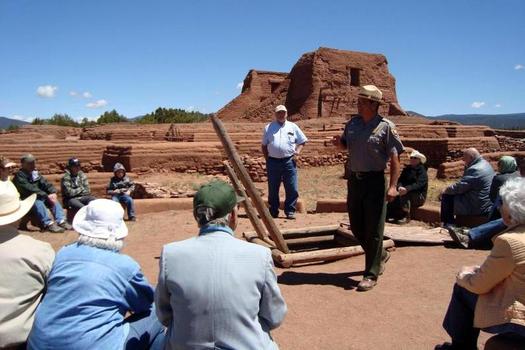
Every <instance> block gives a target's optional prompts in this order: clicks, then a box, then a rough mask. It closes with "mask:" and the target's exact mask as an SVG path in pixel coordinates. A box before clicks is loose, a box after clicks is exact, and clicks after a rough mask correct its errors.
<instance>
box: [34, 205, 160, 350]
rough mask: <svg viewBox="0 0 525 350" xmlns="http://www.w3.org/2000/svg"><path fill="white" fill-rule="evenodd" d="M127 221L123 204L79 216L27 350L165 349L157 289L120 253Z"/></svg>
mask: <svg viewBox="0 0 525 350" xmlns="http://www.w3.org/2000/svg"><path fill="white" fill-rule="evenodd" d="M123 217H124V210H123V209H122V207H121V206H120V204H118V203H115V202H113V201H111V200H109V199H97V200H94V201H92V202H90V203H89V204H88V205H86V206H85V207H83V208H81V209H80V210H79V211H78V212H77V214H76V215H75V218H74V219H73V227H74V229H75V231H77V232H78V234H79V237H78V239H77V241H76V242H75V243H73V244H70V245H67V246H65V247H63V248H62V249H60V250H59V251H58V253H57V256H56V258H55V262H54V263H53V268H52V270H51V274H50V275H49V280H48V285H47V292H46V295H45V296H44V299H43V300H42V303H41V304H40V306H39V307H38V310H37V312H36V315H35V322H34V324H33V329H32V330H31V333H30V334H29V339H28V349H53V350H70V349H76V350H92V349H161V348H162V346H163V343H164V334H163V331H164V329H163V327H162V325H161V324H160V322H159V321H158V319H157V317H156V315H155V310H154V309H153V307H152V306H153V305H152V303H153V293H154V291H153V288H152V287H151V285H150V284H149V283H148V281H147V280H146V278H145V277H144V275H143V274H142V271H141V269H140V266H139V264H137V262H135V260H133V259H132V258H130V257H129V256H127V255H124V254H121V253H120V250H121V249H122V247H123V239H124V237H126V236H127V234H128V229H127V227H126V224H125V223H124V220H123ZM127 313H131V314H132V315H131V316H129V317H128V318H125V316H126V314H127Z"/></svg>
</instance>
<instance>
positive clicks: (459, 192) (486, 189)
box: [445, 157, 495, 216]
mask: <svg viewBox="0 0 525 350" xmlns="http://www.w3.org/2000/svg"><path fill="white" fill-rule="evenodd" d="M494 175H495V172H494V169H493V168H492V166H491V165H490V163H489V162H487V161H486V160H485V159H483V158H482V157H478V158H476V159H475V160H473V161H472V162H471V163H470V164H469V165H468V167H467V168H465V171H464V173H463V177H462V178H461V179H460V180H459V181H458V182H456V183H455V184H453V185H450V186H449V187H447V188H446V189H445V194H450V195H454V214H456V215H487V216H488V215H489V214H490V209H491V208H492V201H491V200H490V185H491V184H492V178H493V177H494Z"/></svg>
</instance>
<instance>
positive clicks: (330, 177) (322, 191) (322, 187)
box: [141, 165, 455, 210]
mask: <svg viewBox="0 0 525 350" xmlns="http://www.w3.org/2000/svg"><path fill="white" fill-rule="evenodd" d="M428 175H429V186H428V196H427V197H428V198H427V202H429V203H434V204H436V203H439V200H438V195H439V193H440V192H441V191H442V190H443V188H445V187H446V186H448V185H450V184H451V183H454V182H455V180H439V179H436V170H435V169H429V171H428ZM342 176H343V166H342V165H337V166H329V167H319V168H301V169H299V193H300V195H301V199H302V200H303V201H304V202H305V204H306V208H307V210H313V209H315V205H316V203H317V200H319V199H323V198H324V199H328V198H330V199H345V198H346V191H347V189H346V180H345V179H343V177H342ZM214 178H221V179H226V177H225V176H211V175H201V174H185V173H177V174H156V175H149V176H147V177H144V178H141V180H143V181H148V182H154V183H157V184H159V185H161V186H164V187H167V188H170V189H171V190H174V191H180V192H188V191H195V190H197V188H198V187H199V186H200V185H202V184H203V183H206V182H208V181H210V180H212V179H214ZM255 185H256V187H257V188H258V189H260V190H261V192H262V193H263V195H266V193H267V187H266V183H256V184H255ZM281 194H282V196H283V197H284V189H283V188H282V186H281Z"/></svg>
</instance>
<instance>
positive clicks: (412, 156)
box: [410, 150, 427, 164]
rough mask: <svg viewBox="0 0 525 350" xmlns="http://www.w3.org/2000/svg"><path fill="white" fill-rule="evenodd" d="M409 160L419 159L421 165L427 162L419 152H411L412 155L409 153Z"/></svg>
mask: <svg viewBox="0 0 525 350" xmlns="http://www.w3.org/2000/svg"><path fill="white" fill-rule="evenodd" d="M410 158H419V160H420V161H421V164H425V163H426V162H427V157H425V155H424V154H423V153H421V152H419V151H416V150H413V151H412V153H410Z"/></svg>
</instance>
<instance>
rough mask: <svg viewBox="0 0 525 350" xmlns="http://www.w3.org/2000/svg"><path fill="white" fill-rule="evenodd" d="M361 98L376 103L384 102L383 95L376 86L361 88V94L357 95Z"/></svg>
mask: <svg viewBox="0 0 525 350" xmlns="http://www.w3.org/2000/svg"><path fill="white" fill-rule="evenodd" d="M357 96H358V97H359V98H365V99H367V100H372V101H375V102H382V101H383V93H382V92H381V90H379V89H378V88H377V86H375V85H364V86H361V87H360V88H359V93H358V94H357Z"/></svg>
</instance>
